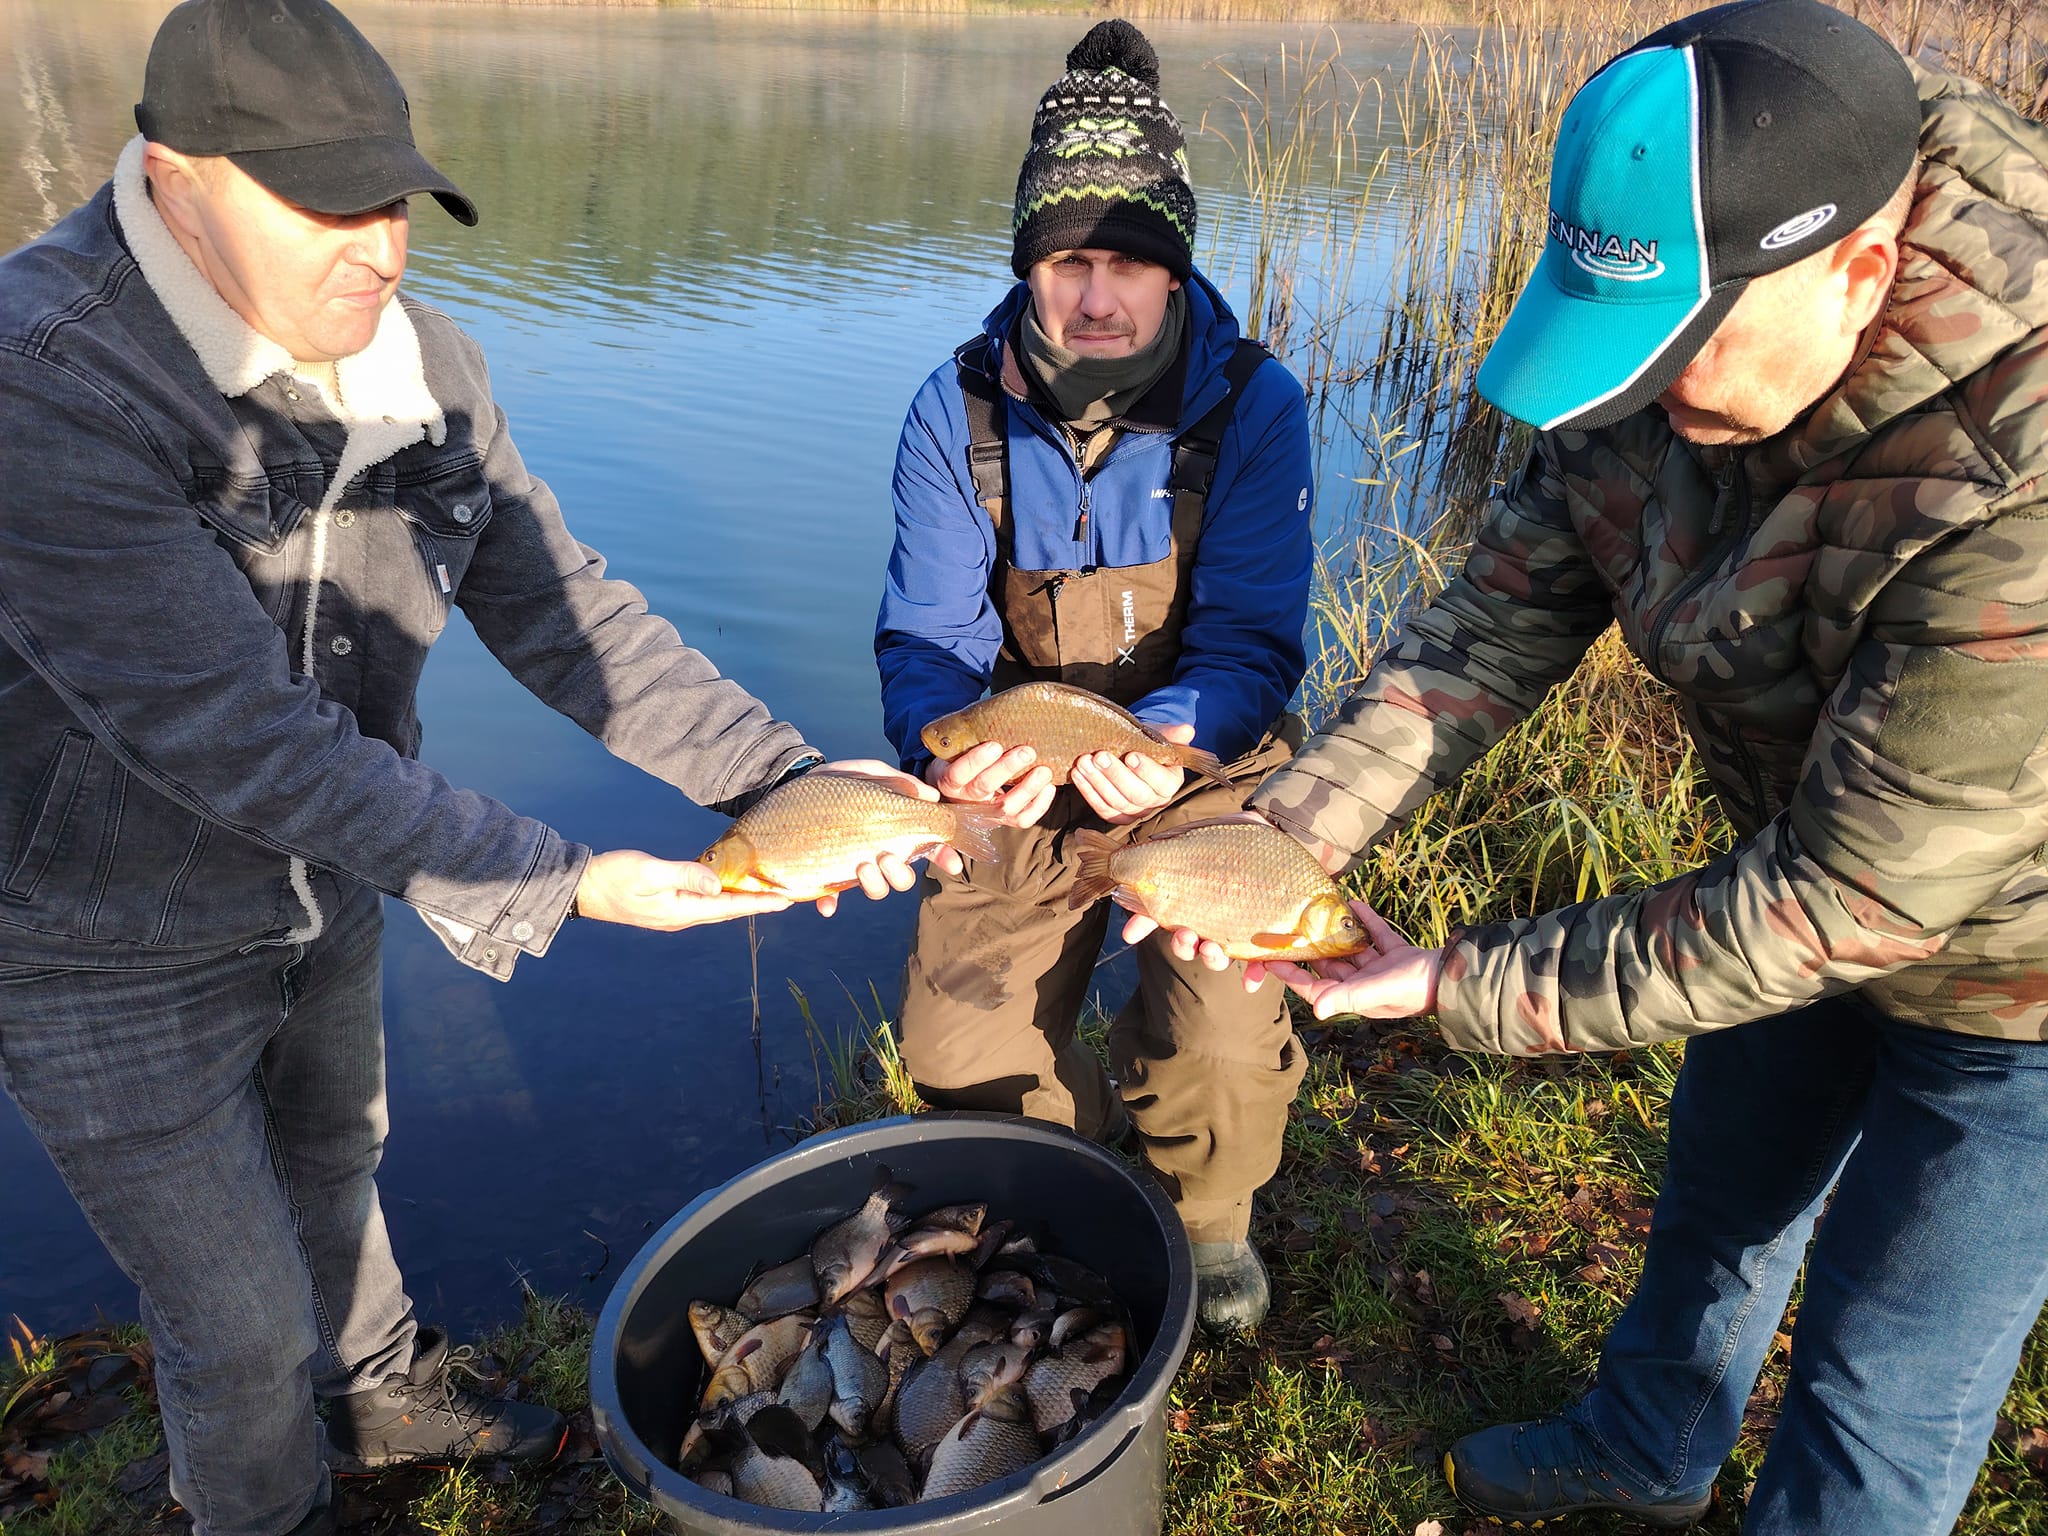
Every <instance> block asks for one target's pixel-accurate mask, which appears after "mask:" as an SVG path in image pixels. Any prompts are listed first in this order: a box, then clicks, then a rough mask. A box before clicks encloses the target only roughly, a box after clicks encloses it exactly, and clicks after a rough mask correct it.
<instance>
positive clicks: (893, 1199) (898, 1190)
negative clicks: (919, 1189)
mask: <svg viewBox="0 0 2048 1536" xmlns="http://www.w3.org/2000/svg"><path fill="white" fill-rule="evenodd" d="M915 1189H916V1186H915V1185H913V1184H904V1183H901V1182H899V1181H898V1179H897V1177H896V1175H895V1174H894V1173H892V1172H891V1171H890V1169H889V1165H888V1164H887V1163H877V1164H875V1172H874V1176H873V1177H872V1178H871V1179H869V1181H868V1198H869V1199H870V1200H873V1199H875V1198H876V1197H877V1196H879V1197H880V1198H881V1201H882V1204H884V1205H891V1206H893V1205H897V1204H900V1203H901V1202H902V1201H904V1200H907V1199H909V1198H910V1196H911V1194H912V1193H913V1192H914V1191H915Z"/></svg>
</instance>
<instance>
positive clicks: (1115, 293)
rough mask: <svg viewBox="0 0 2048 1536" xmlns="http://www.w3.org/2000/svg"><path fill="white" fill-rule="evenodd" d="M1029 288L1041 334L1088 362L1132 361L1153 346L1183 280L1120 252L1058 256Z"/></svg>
mask: <svg viewBox="0 0 2048 1536" xmlns="http://www.w3.org/2000/svg"><path fill="white" fill-rule="evenodd" d="M1025 282H1026V283H1028V284H1029V285H1030V288H1031V305H1032V308H1033V309H1035V310H1036V311H1037V313H1038V328H1039V329H1040V330H1042V331H1044V332H1045V334H1046V335H1047V336H1048V337H1049V338H1051V339H1052V340H1053V341H1055V342H1057V343H1059V345H1061V346H1063V347H1065V348H1066V349H1067V350H1068V351H1070V352H1077V353H1079V354H1080V355H1081V356H1082V357H1128V356H1129V355H1130V354H1131V353H1133V352H1136V351H1138V350H1140V349H1141V348H1144V347H1147V346H1150V345H1151V344H1152V340H1153V338H1154V337H1156V336H1157V335H1158V334H1159V327H1160V326H1161V325H1162V324H1163V323H1164V322H1165V320H1166V301H1167V298H1168V297H1169V296H1170V295H1171V294H1172V293H1173V291H1174V290H1175V289H1176V288H1178V287H1180V279H1179V278H1177V277H1175V276H1174V275H1173V274H1172V273H1171V272H1169V271H1167V270H1166V268H1164V267H1162V266H1160V265H1159V264H1158V263H1157V262H1153V261H1146V260H1145V259H1144V258H1142V257H1139V256H1126V255H1124V254H1123V253H1122V252H1120V251H1097V250H1085V251H1056V252H1054V253H1053V254H1052V255H1050V256H1048V257H1046V258H1045V260H1043V261H1041V262H1036V263H1034V264H1033V265H1032V268H1031V271H1030V274H1029V275H1028V276H1027V277H1026V278H1025Z"/></svg>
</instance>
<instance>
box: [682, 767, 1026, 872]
mask: <svg viewBox="0 0 2048 1536" xmlns="http://www.w3.org/2000/svg"><path fill="white" fill-rule="evenodd" d="M999 824H1000V823H999V817H998V815H997V813H995V812H993V811H987V810H983V809H982V808H980V807H979V806H972V805H952V804H948V803H946V802H944V801H934V800H921V799H919V798H918V797H917V796H915V795H909V794H905V793H904V792H903V791H902V790H900V789H897V788H896V787H894V786H893V785H891V784H888V783H886V782H884V781H883V780H880V779H870V778H866V777H863V776H862V775H859V774H852V773H807V774H804V775H803V776H802V777H801V778H798V779H795V780H793V781H792V782H790V783H788V784H784V785H782V786H781V787H780V788H778V789H776V790H774V791H772V792H770V793H769V794H767V795H765V796H763V797H762V798H761V799H760V800H759V801H758V802H757V803H756V804H754V805H753V806H751V807H749V808H748V809H747V811H746V812H745V813H744V814H743V815H741V816H740V817H739V819H738V820H736V821H735V822H733V824H732V825H731V826H730V827H729V828H727V829H726V833H725V836H723V837H721V838H720V839H719V840H718V841H717V842H715V843H713V844H712V845H711V846H710V847H709V848H707V849H705V850H704V853H703V856H702V862H703V863H705V864H708V865H710V866H711V868H712V869H713V870H715V871H717V874H718V881H719V884H720V885H721V886H723V887H724V888H725V889H726V890H728V891H765V892H769V893H771V894H773V895H777V896H787V897H789V898H790V900H792V901H815V900H817V899H818V898H819V897H820V896H829V895H831V894H832V893H833V892H835V891H843V890H846V889H848V888H849V887H851V886H854V885H857V884H859V880H858V878H857V877H856V875H855V870H856V869H857V868H858V867H859V866H860V865H861V864H862V863H864V862H865V861H867V860H869V859H872V858H874V857H875V856H876V855H877V854H879V853H893V854H895V855H897V856H898V857H899V858H901V859H904V860H905V861H908V860H911V859H921V858H925V857H927V856H928V855H930V854H931V853H932V852H933V851H934V850H935V849H937V848H939V847H940V846H941V845H943V844H946V843H951V844H952V845H953V846H954V847H956V848H958V849H959V850H960V851H961V852H962V853H964V854H966V855H967V856H968V857H970V858H972V859H975V860H980V861H989V862H993V861H994V860H995V858H996V851H995V846H994V844H993V843H992V842H991V841H990V838H989V833H990V831H991V830H992V829H993V828H995V827H996V826H997V825H999Z"/></svg>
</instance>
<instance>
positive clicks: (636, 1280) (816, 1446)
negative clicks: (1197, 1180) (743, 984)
mask: <svg viewBox="0 0 2048 1536" xmlns="http://www.w3.org/2000/svg"><path fill="white" fill-rule="evenodd" d="M1194 1321H1195V1296H1194V1277H1193V1268H1192V1260H1191V1257H1190V1254H1189V1251H1188V1244H1187V1236H1186V1234H1185V1233H1184V1232H1183V1230H1182V1228H1181V1225H1180V1220H1179V1218H1178V1217H1177V1216H1176V1215H1175V1214H1174V1211H1173V1207H1172V1205H1171V1204H1170V1203H1169V1202H1168V1201H1167V1200H1166V1198H1165V1196H1164V1195H1163V1194H1162V1193H1161V1192H1160V1190H1159V1189H1158V1188H1157V1187H1156V1185H1154V1184H1153V1183H1152V1181H1151V1180H1150V1179H1149V1178H1147V1177H1146V1176H1145V1175H1144V1174H1142V1173H1140V1172H1138V1171H1137V1170H1135V1169H1132V1168H1131V1167H1129V1166H1127V1165H1126V1164H1124V1163H1123V1162H1121V1161H1119V1160H1118V1159H1117V1158H1116V1157H1114V1156H1112V1155H1111V1154H1109V1153H1108V1152H1105V1151H1103V1150H1102V1149H1101V1148H1100V1147H1097V1146H1095V1145H1093V1144H1092V1143H1090V1142H1087V1141H1084V1140H1082V1139H1081V1138H1080V1137H1077V1136H1075V1135H1072V1134H1071V1133H1069V1132H1067V1131H1063V1130H1061V1129H1059V1128H1058V1127H1055V1126H1050V1125H1044V1124H1041V1123H1038V1122H1035V1121H1029V1120H1018V1119H1012V1118H1008V1117H1005V1116H1000V1115H980V1114H930V1115H918V1116H914V1117H909V1118H903V1119H895V1120H884V1121H879V1122H877V1123H875V1124H872V1125H864V1126H857V1127H855V1128H853V1129H851V1130H845V1131H835V1132H832V1133H830V1134H827V1135H823V1136H818V1137H814V1138H812V1139H811V1140H809V1141H807V1142H805V1143H803V1144H802V1145H801V1146H798V1147H796V1148H793V1149H792V1150H790V1151H788V1152H786V1153H783V1154H782V1155H781V1156H779V1157H775V1158H771V1159H770V1160H768V1161H767V1162H765V1163H762V1164H760V1165H758V1166H756V1167H754V1168H751V1169H749V1170H748V1171H747V1172H745V1173H743V1174H740V1175H739V1176H738V1177H736V1178H734V1179H732V1180H731V1181H729V1182H728V1183H726V1184H724V1185H722V1186H720V1187H719V1188H717V1189H714V1190H712V1191H710V1192H709V1193H707V1194H705V1195H703V1196H701V1197H699V1198H698V1199H697V1200H696V1201H694V1202H693V1203H692V1204H690V1205H689V1206H688V1207H686V1208H685V1209H684V1210H683V1211H682V1212H681V1213H680V1214H678V1215H677V1216H676V1217H675V1218H674V1219H673V1220H672V1221H670V1222H669V1224H668V1225H667V1226H666V1227H664V1228H663V1229H662V1230H661V1231H660V1232H659V1233H658V1234H656V1235H655V1237H654V1238H653V1239H652V1240H651V1241H649V1243H648V1244H647V1246H646V1247H645V1248H643V1249H642V1250H641V1251H640V1253H639V1255H638V1256H637V1257H635V1258H634V1260H633V1262H632V1263H631V1264H630V1265H628V1266H627V1268H626V1270H625V1272H624V1273H623V1274H622V1275H621V1276H620V1277H619V1281H618V1283H617V1285H616V1286H615V1287H614V1288H613V1290H612V1294H611V1297H610V1299H609V1300H608V1301H607V1302H606V1304H605V1308H604V1313H603V1315H602V1317H601V1318H600V1319H599V1321H598V1327H597V1337H596V1340H595V1341H594V1343H593V1346H592V1351H591V1364H590V1395H591V1407H592V1411H593V1414H594V1416H595V1419H596V1424H597V1435H598V1440H599V1442H600V1443H601V1444H602V1446H603V1447H604V1452H605V1456H606V1459H607V1460H608V1461H610V1463H611V1466H612V1469H613V1471H614V1472H616V1473H617V1474H618V1476H619V1478H620V1480H621V1481H623V1482H624V1483H625V1484H626V1486H627V1487H628V1488H631V1489H632V1490H633V1491H634V1492H636V1493H638V1494H639V1495H640V1496H641V1497H643V1498H645V1499H647V1500H649V1501H650V1502H651V1503H653V1504H654V1505H655V1506H656V1507H657V1508H659V1509H660V1510H661V1511H662V1512H663V1513H665V1514H666V1515H667V1516H668V1517H669V1519H670V1521H671V1522H672V1523H673V1525H674V1526H675V1527H676V1529H678V1530H679V1531H683V1532H687V1533H690V1536H755V1533H765V1532H799V1531H847V1532H860V1531H888V1532H896V1533H905V1532H917V1533H920V1536H963V1533H965V1532H968V1531H982V1530H990V1531H995V1532H998V1533H1001V1536H1052V1533H1056V1532H1057V1533H1068V1532H1085V1533H1088V1536H1158V1531H1159V1526H1160V1519H1161V1511H1162V1504H1163V1499H1164V1491H1165V1476H1166V1400H1167V1394H1168V1392H1169V1391H1170V1389H1171V1387H1172V1384H1173V1378H1174V1374H1175V1373H1176V1372H1177V1371H1178V1370H1179V1369H1180V1363H1181V1358H1182V1356H1184V1355H1185V1354H1186V1353H1187V1348H1188V1340H1189V1337H1190V1336H1191V1334H1192V1332H1193V1329H1194ZM1034 1388H1035V1390H1034ZM727 1490H730V1491H727ZM814 1499H815V1502H813V1500H814ZM777 1506H779V1507H777Z"/></svg>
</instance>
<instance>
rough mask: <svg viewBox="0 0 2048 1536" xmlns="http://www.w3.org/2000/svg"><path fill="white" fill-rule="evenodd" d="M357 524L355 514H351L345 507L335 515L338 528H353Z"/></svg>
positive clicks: (335, 523) (335, 524)
mask: <svg viewBox="0 0 2048 1536" xmlns="http://www.w3.org/2000/svg"><path fill="white" fill-rule="evenodd" d="M355 522H356V515H355V513H353V512H351V511H350V510H349V509H348V508H347V507H343V508H342V509H341V510H340V511H339V512H337V513H335V514H334V526H335V527H337V528H353V527H354V526H355Z"/></svg>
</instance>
